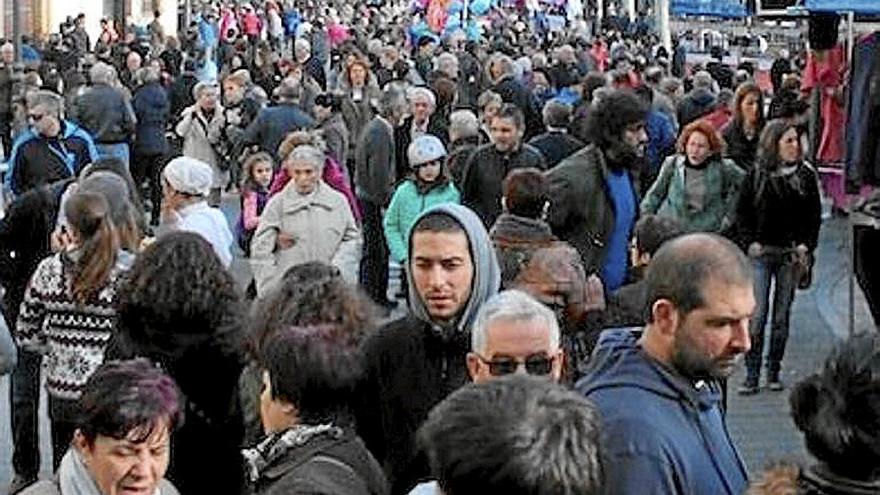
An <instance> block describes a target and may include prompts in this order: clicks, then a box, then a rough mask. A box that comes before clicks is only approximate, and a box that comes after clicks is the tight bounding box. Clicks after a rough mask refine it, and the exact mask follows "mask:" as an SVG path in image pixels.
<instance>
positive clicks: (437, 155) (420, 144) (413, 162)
mask: <svg viewBox="0 0 880 495" xmlns="http://www.w3.org/2000/svg"><path fill="white" fill-rule="evenodd" d="M406 155H407V158H409V166H410V167H413V168H415V167H419V166H421V165H424V164H426V163H428V162H433V161H434V160H439V159H441V158H443V157H444V156H446V148H445V147H444V146H443V143H442V142H441V141H440V139H438V138H437V137H436V136H432V135H430V134H425V135H424V136H419V137H417V138H415V139H414V140H413V142H412V143H410V145H409V148H407V150H406Z"/></svg>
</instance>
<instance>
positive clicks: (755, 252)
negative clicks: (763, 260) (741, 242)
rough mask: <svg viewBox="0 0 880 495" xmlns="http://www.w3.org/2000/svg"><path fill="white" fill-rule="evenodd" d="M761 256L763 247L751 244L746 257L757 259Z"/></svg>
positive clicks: (758, 244)
mask: <svg viewBox="0 0 880 495" xmlns="http://www.w3.org/2000/svg"><path fill="white" fill-rule="evenodd" d="M762 254H764V246H762V245H761V244H760V243H757V242H753V243H751V244H750V245H749V251H748V255H749V257H750V258H757V257H758V256H761V255H762Z"/></svg>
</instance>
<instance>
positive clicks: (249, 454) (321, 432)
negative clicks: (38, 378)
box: [65, 424, 343, 495]
mask: <svg viewBox="0 0 880 495" xmlns="http://www.w3.org/2000/svg"><path fill="white" fill-rule="evenodd" d="M342 434H343V431H342V429H341V428H337V427H335V426H331V425H328V424H325V425H317V426H309V425H296V426H294V427H293V428H290V429H289V430H285V431H284V432H282V433H273V434H271V435H269V437H268V438H266V439H265V440H263V441H262V442H260V443H259V444H257V446H256V447H254V448H250V449H244V450H242V451H241V454H242V456H244V460H245V464H246V467H247V471H248V477H249V478H250V481H251V483H256V482H257V481H258V480H259V479H260V477H261V476H262V473H263V472H264V471H265V470H266V468H268V467H269V466H271V465H272V464H273V463H274V462H275V461H277V460H278V459H280V458H282V457H284V455H285V454H287V452H288V451H289V450H291V449H295V448H299V447H302V446H304V445H306V444H307V443H309V442H310V441H312V440H313V439H315V438H319V437H323V436H327V437H330V438H333V439H339V438H342ZM65 495H66V494H65Z"/></svg>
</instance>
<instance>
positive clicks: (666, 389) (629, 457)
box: [577, 329, 748, 495]
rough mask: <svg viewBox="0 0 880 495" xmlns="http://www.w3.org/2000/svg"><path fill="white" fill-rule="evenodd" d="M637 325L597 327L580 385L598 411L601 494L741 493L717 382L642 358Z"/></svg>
mask: <svg viewBox="0 0 880 495" xmlns="http://www.w3.org/2000/svg"><path fill="white" fill-rule="evenodd" d="M640 334H641V329H638V330H634V329H615V330H608V331H606V332H603V333H602V336H601V337H600V339H599V343H598V345H597V347H596V351H595V352H594V354H593V359H592V361H591V364H590V368H589V369H588V371H587V373H586V375H585V376H584V378H582V379H581V380H580V381H579V382H578V384H577V389H578V391H579V392H580V393H581V394H583V395H584V396H586V398H587V399H589V400H590V401H592V402H593V404H595V405H596V407H597V408H598V409H599V413H600V414H601V416H602V429H603V433H604V435H603V438H605V439H606V440H607V441H606V442H605V444H604V445H603V447H604V450H605V455H606V456H607V461H608V462H607V463H606V464H605V466H606V467H607V471H606V473H605V475H606V478H605V488H606V491H605V493H608V494H631V493H646V492H647V493H679V494H685V493H695V494H696V493H700V494H702V493H707V494H708V493H712V494H717V495H721V494H727V495H739V494H742V493H743V492H744V491H745V489H746V488H747V487H748V478H747V473H746V467H745V464H744V462H743V460H742V457H740V455H739V452H738V451H737V449H736V445H734V443H733V441H732V440H731V438H730V435H729V434H728V432H727V426H726V425H725V420H724V415H723V413H722V408H721V389H720V387H719V386H718V384H717V383H715V382H705V381H703V382H700V384H698V385H696V386H695V385H694V383H693V381H691V380H688V379H686V378H684V377H683V376H681V375H679V374H677V373H676V372H675V371H674V370H673V369H672V368H670V367H668V366H664V365H662V364H660V363H659V362H657V361H655V360H654V359H652V358H650V357H648V355H647V354H646V353H645V350H644V349H643V348H642V346H641V344H640V343H639V337H640Z"/></svg>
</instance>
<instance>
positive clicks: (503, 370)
mask: <svg viewBox="0 0 880 495" xmlns="http://www.w3.org/2000/svg"><path fill="white" fill-rule="evenodd" d="M559 333H560V332H559V323H558V322H557V321H556V315H555V314H554V313H553V311H551V310H550V308H548V307H546V306H544V305H543V304H541V303H540V302H538V301H536V300H535V299H534V298H532V297H531V296H529V295H528V294H526V293H525V292H521V291H518V290H507V291H504V292H500V293H498V294H497V295H495V296H493V297H492V298H490V299H489V300H488V301H486V304H484V305H483V306H482V307H481V308H480V311H479V312H478V313H477V318H476V320H474V325H473V327H472V328H471V352H470V353H469V354H468V355H467V367H468V372H469V373H470V375H471V379H472V380H473V381H474V382H476V383H484V382H487V381H489V380H492V379H494V378H497V377H500V376H504V375H511V374H529V375H533V376H541V377H546V378H548V379H549V380H551V381H554V382H559V380H560V379H561V378H562V369H563V359H564V352H563V350H562V348H561V347H560V346H559V339H560V336H559Z"/></svg>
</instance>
